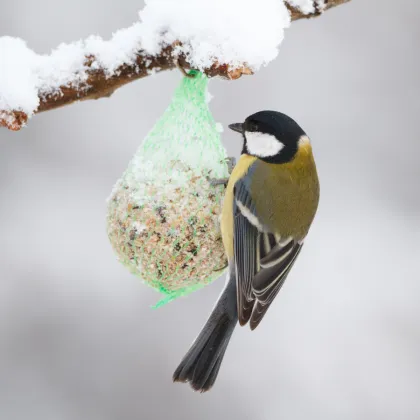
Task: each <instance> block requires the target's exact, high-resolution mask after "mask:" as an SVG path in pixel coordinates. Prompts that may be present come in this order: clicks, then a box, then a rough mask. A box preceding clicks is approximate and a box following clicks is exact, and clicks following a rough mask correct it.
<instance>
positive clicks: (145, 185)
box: [107, 72, 228, 307]
mask: <svg viewBox="0 0 420 420" xmlns="http://www.w3.org/2000/svg"><path fill="white" fill-rule="evenodd" d="M193 74H194V76H195V77H194V78H188V77H184V78H183V80H182V81H181V83H180V85H179V86H178V88H177V89H176V91H175V95H174V97H173V99H172V102H171V104H170V105H169V107H168V108H167V110H166V111H165V113H164V114H163V115H162V117H161V118H160V119H159V120H158V122H157V123H156V125H155V126H154V127H153V128H152V130H151V131H150V132H149V134H148V135H147V137H146V138H145V139H144V141H143V143H142V145H141V146H140V148H139V149H138V150H137V152H136V154H135V155H134V157H133V159H132V160H131V162H130V163H129V166H128V168H127V170H126V171H125V173H124V174H123V176H122V177H121V179H120V180H119V181H118V182H117V184H116V185H115V187H114V190H113V191H112V194H111V197H110V199H109V201H108V217H107V228H108V236H109V239H110V241H111V244H112V246H113V248H114V250H115V252H116V254H117V256H118V258H119V260H120V261H121V262H122V263H123V264H124V265H125V266H127V267H128V268H129V269H130V271H131V272H132V273H134V274H136V275H138V276H139V277H140V278H141V279H142V280H144V282H146V283H147V284H148V285H150V286H152V287H153V288H155V289H156V290H158V291H159V292H161V293H163V294H164V295H165V296H164V297H163V299H162V300H161V301H160V302H159V303H158V304H157V305H156V307H157V306H161V305H163V304H165V303H167V302H169V301H171V300H173V299H175V298H177V297H179V296H183V295H187V294H189V293H191V292H192V291H194V290H197V289H199V288H201V287H203V286H205V285H206V284H209V283H210V282H212V281H213V280H215V279H216V278H217V277H219V276H220V275H221V271H215V270H219V269H220V268H221V267H224V266H225V264H226V259H225V255H224V250H223V244H222V239H221V232H220V227H219V215H220V210H221V203H222V199H223V194H224V188H223V186H217V187H214V186H211V185H210V184H209V181H208V177H211V178H225V177H227V176H228V170H227V163H226V151H225V149H224V147H223V146H222V143H221V139H220V133H219V132H218V130H217V125H216V123H215V121H214V119H213V117H212V115H211V113H210V110H209V108H208V105H207V102H208V101H207V84H208V79H207V77H206V76H205V75H203V74H201V73H198V72H194V73H193Z"/></svg>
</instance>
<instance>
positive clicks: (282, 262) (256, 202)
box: [173, 111, 319, 392]
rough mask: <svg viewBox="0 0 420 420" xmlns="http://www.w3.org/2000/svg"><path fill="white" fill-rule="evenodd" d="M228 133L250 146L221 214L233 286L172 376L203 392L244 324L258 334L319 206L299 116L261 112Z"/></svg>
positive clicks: (311, 160) (228, 189)
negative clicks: (238, 135)
mask: <svg viewBox="0 0 420 420" xmlns="http://www.w3.org/2000/svg"><path fill="white" fill-rule="evenodd" d="M229 128H231V129H232V130H234V131H236V132H238V133H241V135H242V137H243V148H242V153H241V157H240V159H239V160H238V163H237V165H236V166H235V168H234V169H233V171H232V173H231V176H230V178H229V182H228V185H227V187H226V195H225V198H224V203H223V210H222V215H221V230H222V238H223V244H224V248H225V252H226V256H227V259H228V264H229V267H228V275H227V281H226V285H225V288H224V290H223V292H222V294H221V296H220V298H219V300H218V301H217V303H216V306H215V307H214V309H213V311H212V313H211V315H210V317H209V319H208V321H207V323H206V324H205V325H204V327H203V329H202V330H201V332H200V334H199V335H198V337H197V338H196V340H195V341H194V343H193V344H192V346H191V348H190V349H189V351H188V352H187V354H186V355H185V356H184V358H183V359H182V361H181V363H180V365H179V366H178V368H177V369H176V371H175V373H174V375H173V380H174V381H175V382H189V383H190V385H191V387H192V388H193V389H194V390H196V391H201V392H205V391H208V390H209V389H210V388H211V387H212V386H213V384H214V382H215V380H216V377H217V374H218V372H219V369H220V365H221V363H222V360H223V356H224V354H225V351H226V348H227V345H228V343H229V340H230V337H231V335H232V333H233V330H234V328H235V326H236V324H237V323H238V321H239V324H240V325H241V326H243V325H245V324H247V323H248V322H249V326H250V328H251V330H254V329H255V328H256V327H257V326H258V325H259V323H260V322H261V320H262V318H263V317H264V315H265V313H266V312H267V309H268V308H269V306H270V304H271V303H272V301H273V299H274V298H275V297H276V295H277V293H278V292H279V290H280V288H281V287H282V285H283V283H284V281H285V280H286V277H287V275H288V274H289V272H290V270H291V268H292V266H293V264H294V262H295V260H296V258H297V256H298V255H299V253H300V251H301V249H302V246H303V241H304V239H305V237H306V235H307V233H308V231H309V228H310V226H311V223H312V221H313V219H314V217H315V213H316V210H317V207H318V201H319V182H318V175H317V171H316V167H315V161H314V157H313V154H312V147H311V144H310V141H309V138H308V137H307V135H306V134H305V132H304V131H303V130H302V128H301V127H300V126H299V125H298V124H297V123H296V122H295V121H294V120H293V119H291V118H290V117H288V116H287V115H285V114H282V113H280V112H275V111H261V112H257V113H256V114H253V115H251V116H249V117H248V118H246V120H245V122H244V123H239V124H231V125H229ZM250 357H252V356H251V355H250Z"/></svg>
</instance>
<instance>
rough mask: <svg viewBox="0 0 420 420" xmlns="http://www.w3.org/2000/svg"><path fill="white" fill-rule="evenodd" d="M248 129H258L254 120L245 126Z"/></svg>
mask: <svg viewBox="0 0 420 420" xmlns="http://www.w3.org/2000/svg"><path fill="white" fill-rule="evenodd" d="M247 130H248V131H257V130H258V126H257V124H256V123H254V122H249V123H248V127H247Z"/></svg>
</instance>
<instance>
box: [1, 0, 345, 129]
mask: <svg viewBox="0 0 420 420" xmlns="http://www.w3.org/2000/svg"><path fill="white" fill-rule="evenodd" d="M348 1H350V0H325V5H324V7H323V10H322V11H321V10H320V9H319V7H317V6H316V4H317V2H316V1H315V2H314V4H315V12H314V13H312V14H303V13H302V12H301V11H300V10H299V9H298V8H295V7H292V6H289V5H287V7H288V9H289V10H290V13H291V18H292V21H295V20H298V19H303V18H312V17H316V16H319V15H320V14H322V13H323V11H325V10H328V9H330V8H332V7H335V6H338V5H340V4H343V3H347V2H348ZM177 45H179V44H174V45H171V46H168V47H166V48H164V49H163V50H162V51H161V52H160V54H159V55H157V56H151V55H145V54H144V52H143V51H141V50H140V51H139V52H138V53H137V58H136V61H135V63H133V64H131V65H122V66H121V67H119V68H118V69H117V71H116V72H115V75H114V76H111V77H109V76H107V75H106V74H105V72H104V71H103V70H101V69H97V68H93V67H92V63H94V62H95V58H94V57H86V62H85V66H86V67H87V74H88V79H87V80H86V82H84V83H83V84H80V83H79V84H78V85H77V86H76V85H74V86H73V85H72V84H69V85H67V86H60V87H59V89H58V90H57V92H56V93H53V94H47V95H41V94H40V95H39V98H40V104H39V107H38V109H37V110H36V111H35V112H36V113H39V112H43V111H49V110H51V109H55V108H59V107H62V106H64V105H68V104H71V103H73V102H77V101H82V100H87V99H99V98H103V97H109V96H111V95H112V93H113V92H114V91H115V90H116V89H118V88H120V87H121V86H124V85H125V84H127V83H130V82H132V81H134V80H137V79H140V78H143V77H146V76H148V75H149V74H151V73H154V72H161V71H164V70H170V69H173V68H175V67H176V66H177V60H176V58H175V57H176V54H175V53H174V49H175V48H176V47H177ZM177 59H178V64H179V65H180V66H181V67H183V68H184V69H190V68H191V65H190V64H189V63H188V61H187V59H186V58H185V56H179V57H177ZM205 73H206V74H207V75H208V76H209V77H215V76H220V77H223V78H225V79H230V80H235V79H238V78H240V77H241V76H242V75H250V74H252V71H251V69H250V68H248V67H247V66H246V65H244V66H242V67H239V68H230V67H229V66H228V65H226V64H220V63H217V62H215V63H214V64H213V65H212V66H211V67H210V68H208V69H206V70H205ZM27 120H28V115H27V114H25V113H24V112H22V111H19V110H14V111H6V110H1V109H0V127H2V126H3V127H6V128H8V129H9V130H13V131H18V130H20V129H21V128H22V127H23V126H25V124H26V122H27Z"/></svg>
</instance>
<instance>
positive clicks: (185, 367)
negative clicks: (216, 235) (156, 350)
mask: <svg viewBox="0 0 420 420" xmlns="http://www.w3.org/2000/svg"><path fill="white" fill-rule="evenodd" d="M237 322H238V315H237V309H236V279H235V278H234V276H232V275H231V277H230V279H229V280H228V283H227V284H226V287H225V289H224V291H223V293H222V294H221V296H220V298H219V300H218V301H217V304H216V306H215V308H214V309H213V312H212V313H211V315H210V317H209V319H208V321H207V322H206V324H205V325H204V327H203V329H202V330H201V332H200V334H199V336H198V337H197V338H196V340H195V341H194V343H193V344H192V346H191V348H190V349H189V350H188V352H187V354H186V355H185V356H184V358H183V359H182V361H181V363H180V364H179V366H178V368H177V369H176V371H175V373H174V375H173V380H174V382H189V383H190V385H191V387H192V388H193V389H194V390H195V391H200V392H205V391H208V390H209V389H210V388H211V387H212V386H213V384H214V382H215V381H216V378H217V374H218V373H219V369H220V365H221V363H222V360H223V356H224V354H225V351H226V348H227V345H228V344H229V340H230V337H231V336H232V333H233V330H234V329H235V326H236V324H237Z"/></svg>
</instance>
